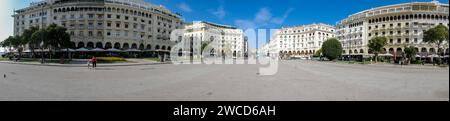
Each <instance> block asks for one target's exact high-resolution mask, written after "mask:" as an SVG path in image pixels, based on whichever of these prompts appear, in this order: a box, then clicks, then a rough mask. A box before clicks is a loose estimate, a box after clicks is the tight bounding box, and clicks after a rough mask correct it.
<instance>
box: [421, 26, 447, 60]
mask: <svg viewBox="0 0 450 121" xmlns="http://www.w3.org/2000/svg"><path fill="white" fill-rule="evenodd" d="M448 37H449V35H448V28H447V27H446V26H444V25H438V26H436V27H434V28H431V29H429V30H427V31H425V32H424V36H423V41H424V42H428V43H430V44H436V45H437V48H438V57H439V64H440V63H441V61H440V60H441V53H442V51H441V45H442V44H443V42H444V41H448V40H449V39H448ZM439 52H440V53H439ZM433 65H434V63H433Z"/></svg>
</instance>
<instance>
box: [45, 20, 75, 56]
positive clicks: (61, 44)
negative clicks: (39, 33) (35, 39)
mask: <svg viewBox="0 0 450 121" xmlns="http://www.w3.org/2000/svg"><path fill="white" fill-rule="evenodd" d="M46 31H47V37H46V39H45V41H44V45H45V46H46V47H48V48H49V50H50V57H51V55H52V54H51V51H54V50H55V49H67V50H68V49H69V48H70V45H71V42H70V35H69V34H68V33H67V32H66V31H67V29H66V28H64V27H61V26H58V25H56V24H51V25H49V26H48V27H47V28H46ZM67 52H68V51H67Z"/></svg>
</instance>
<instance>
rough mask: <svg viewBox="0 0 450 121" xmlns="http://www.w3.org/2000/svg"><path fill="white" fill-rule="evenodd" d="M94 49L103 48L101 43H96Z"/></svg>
mask: <svg viewBox="0 0 450 121" xmlns="http://www.w3.org/2000/svg"><path fill="white" fill-rule="evenodd" d="M95 47H96V48H103V43H102V42H97V43H95Z"/></svg>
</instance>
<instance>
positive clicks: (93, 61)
mask: <svg viewBox="0 0 450 121" xmlns="http://www.w3.org/2000/svg"><path fill="white" fill-rule="evenodd" d="M91 61H92V67H93V68H97V58H95V56H92V59H91Z"/></svg>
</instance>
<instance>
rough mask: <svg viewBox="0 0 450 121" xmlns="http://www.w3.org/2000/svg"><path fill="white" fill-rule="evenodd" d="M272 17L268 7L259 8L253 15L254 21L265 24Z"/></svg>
mask: <svg viewBox="0 0 450 121" xmlns="http://www.w3.org/2000/svg"><path fill="white" fill-rule="evenodd" d="M270 18H272V13H271V12H270V10H269V8H261V9H259V11H258V13H256V15H255V19H254V22H255V23H258V24H266V23H267V21H269V20H270Z"/></svg>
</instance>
